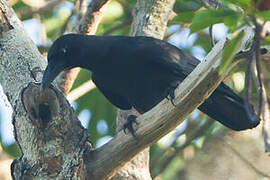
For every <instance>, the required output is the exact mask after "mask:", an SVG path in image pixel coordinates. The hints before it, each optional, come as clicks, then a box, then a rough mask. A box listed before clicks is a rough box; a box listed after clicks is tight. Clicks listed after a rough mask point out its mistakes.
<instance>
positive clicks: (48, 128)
mask: <svg viewBox="0 0 270 180" xmlns="http://www.w3.org/2000/svg"><path fill="white" fill-rule="evenodd" d="M21 101H22V104H20V105H19V106H17V107H16V108H17V109H16V119H14V121H13V125H14V127H15V129H16V131H15V138H16V141H17V142H19V147H20V149H21V152H22V153H23V155H22V157H21V158H20V159H19V160H16V161H14V162H13V164H12V176H13V178H14V179H17V178H19V179H20V178H22V179H38V178H41V179H50V178H54V179H70V178H77V179H84V177H85V174H84V173H83V172H84V171H83V168H84V167H83V163H82V162H83V159H82V155H83V153H84V150H85V149H87V147H86V145H87V143H86V142H87V137H88V136H87V131H86V130H85V129H84V128H83V127H82V126H81V124H80V122H79V121H78V119H77V116H76V114H75V112H74V111H73V109H72V108H71V107H70V105H69V103H68V102H67V100H66V99H65V98H64V96H63V95H62V93H60V92H59V91H58V90H56V89H54V88H52V87H51V88H50V89H46V90H42V89H41V86H40V84H34V83H30V84H29V85H28V86H27V87H26V88H24V89H23V91H22V94H21Z"/></svg>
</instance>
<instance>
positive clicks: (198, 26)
mask: <svg viewBox="0 0 270 180" xmlns="http://www.w3.org/2000/svg"><path fill="white" fill-rule="evenodd" d="M236 16H239V14H238V13H237V12H235V11H232V10H228V9H226V10H225V9H216V10H215V9H205V10H201V11H198V12H197V13H195V16H194V18H193V20H192V25H191V27H190V30H191V33H193V32H197V31H200V30H202V29H204V28H206V27H209V26H210V25H212V24H216V23H223V22H224V21H225V19H226V21H228V18H235V17H236Z"/></svg>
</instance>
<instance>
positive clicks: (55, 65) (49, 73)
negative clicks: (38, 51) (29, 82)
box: [42, 34, 82, 89]
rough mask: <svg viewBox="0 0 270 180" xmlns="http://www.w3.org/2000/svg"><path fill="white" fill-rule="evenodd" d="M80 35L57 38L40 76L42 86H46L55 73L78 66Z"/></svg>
mask: <svg viewBox="0 0 270 180" xmlns="http://www.w3.org/2000/svg"><path fill="white" fill-rule="evenodd" d="M80 40H82V37H81V35H78V34H68V35H64V36H61V37H60V38H58V39H57V40H56V41H55V42H54V43H53V45H52V46H51V48H50V50H49V52H48V56H47V59H48V65H47V67H46V69H45V72H44V74H43V78H42V87H43V89H45V88H46V87H48V86H49V85H50V84H51V83H52V82H53V80H54V79H55V78H56V77H57V75H58V74H59V73H60V72H62V71H64V70H68V69H70V68H73V67H76V66H79V62H78V61H79V60H80V57H79V56H80V55H81V52H80V51H81V46H80V44H81V43H80Z"/></svg>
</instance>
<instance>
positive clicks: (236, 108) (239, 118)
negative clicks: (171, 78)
mask: <svg viewBox="0 0 270 180" xmlns="http://www.w3.org/2000/svg"><path fill="white" fill-rule="evenodd" d="M198 109H199V110H200V111H202V112H203V113H205V114H207V115H208V116H210V117H211V118H213V119H215V120H216V121H219V122H220V123H221V124H223V125H225V126H227V127H229V128H231V129H233V130H236V131H240V130H245V129H251V128H254V127H256V126H257V125H258V124H259V123H260V120H258V121H254V122H252V121H250V120H249V118H248V116H247V114H246V111H245V109H244V101H243V99H242V98H241V97H239V96H238V95H237V94H235V93H234V92H233V91H232V90H231V89H230V88H229V87H227V86H226V85H225V84H223V83H221V84H220V86H219V87H218V88H217V89H216V90H215V91H214V92H213V93H212V95H211V96H210V97H209V98H208V99H207V100H206V101H205V102H204V103H203V104H202V105H201V106H200V107H199V108H198Z"/></svg>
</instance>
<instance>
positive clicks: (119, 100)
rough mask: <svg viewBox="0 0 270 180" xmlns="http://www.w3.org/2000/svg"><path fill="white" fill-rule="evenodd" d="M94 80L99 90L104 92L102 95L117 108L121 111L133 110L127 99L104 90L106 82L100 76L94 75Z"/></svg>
mask: <svg viewBox="0 0 270 180" xmlns="http://www.w3.org/2000/svg"><path fill="white" fill-rule="evenodd" d="M92 80H93V82H94V83H95V84H96V86H97V88H98V89H99V90H100V91H101V92H102V94H103V95H104V96H105V97H106V98H107V99H108V100H109V101H110V102H111V103H112V104H113V105H115V106H117V107H118V108H120V109H123V110H128V109H131V108H132V106H131V105H130V103H129V102H128V100H127V99H126V98H124V97H123V96H121V95H119V94H117V93H114V92H112V91H111V90H109V89H106V88H104V82H102V79H101V78H99V76H98V75H96V74H95V73H92Z"/></svg>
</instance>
